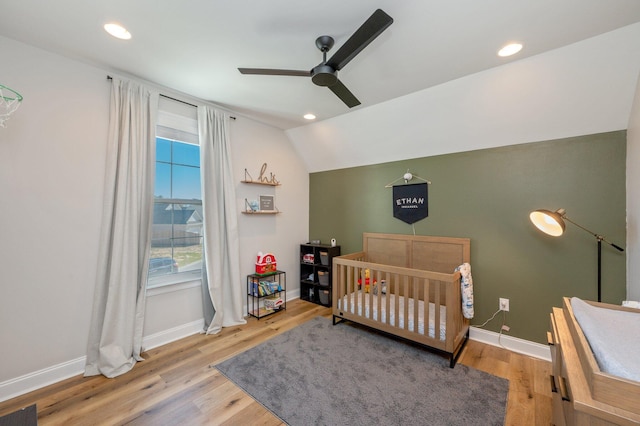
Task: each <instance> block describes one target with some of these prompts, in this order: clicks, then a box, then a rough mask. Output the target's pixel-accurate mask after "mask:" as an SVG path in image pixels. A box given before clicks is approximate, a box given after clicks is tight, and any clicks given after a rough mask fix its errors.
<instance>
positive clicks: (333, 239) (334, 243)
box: [331, 238, 338, 247]
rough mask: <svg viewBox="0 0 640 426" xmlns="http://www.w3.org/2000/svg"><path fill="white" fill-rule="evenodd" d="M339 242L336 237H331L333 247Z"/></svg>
mask: <svg viewBox="0 0 640 426" xmlns="http://www.w3.org/2000/svg"><path fill="white" fill-rule="evenodd" d="M337 244H338V243H336V239H335V238H332V239H331V247H335V246H336V245H337Z"/></svg>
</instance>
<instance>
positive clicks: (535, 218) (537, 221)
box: [529, 209, 565, 237]
mask: <svg viewBox="0 0 640 426" xmlns="http://www.w3.org/2000/svg"><path fill="white" fill-rule="evenodd" d="M563 215H564V209H558V210H557V211H555V212H552V211H550V210H535V211H532V212H531V214H529V219H531V222H533V224H534V225H535V226H536V228H538V229H539V230H541V231H542V232H544V233H545V234H549V235H552V236H554V237H559V236H560V235H562V234H563V233H564V228H565V224H564V220H563V219H562V216H563Z"/></svg>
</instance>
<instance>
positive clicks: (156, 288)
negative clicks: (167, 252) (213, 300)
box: [147, 271, 202, 297]
mask: <svg viewBox="0 0 640 426" xmlns="http://www.w3.org/2000/svg"><path fill="white" fill-rule="evenodd" d="M201 275H202V273H201V271H197V273H190V274H174V275H169V276H165V277H160V278H159V279H155V280H153V281H152V282H150V283H148V284H147V297H152V296H157V295H160V294H165V293H171V292H174V291H180V290H186V289H189V288H193V287H200V286H201V285H202V278H201Z"/></svg>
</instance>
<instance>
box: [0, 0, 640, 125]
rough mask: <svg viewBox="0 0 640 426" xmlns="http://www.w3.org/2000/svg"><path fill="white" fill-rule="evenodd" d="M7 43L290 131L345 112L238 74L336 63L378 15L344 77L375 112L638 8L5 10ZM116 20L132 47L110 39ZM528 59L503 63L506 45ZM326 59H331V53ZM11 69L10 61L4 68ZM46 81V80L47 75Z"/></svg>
mask: <svg viewBox="0 0 640 426" xmlns="http://www.w3.org/2000/svg"><path fill="white" fill-rule="evenodd" d="M0 6H1V7H0V10H1V11H2V13H0V35H3V36H5V37H9V38H13V39H15V40H18V41H22V42H25V43H28V44H31V45H34V46H37V47H41V48H43V49H47V50H50V51H53V52H57V53H60V54H63V55H66V56H69V57H72V58H75V59H78V60H82V61H86V62H89V63H92V64H95V65H98V66H100V67H104V68H105V69H107V70H112V71H114V72H122V73H124V74H130V75H134V76H137V77H139V78H142V79H145V80H148V81H152V82H154V83H157V84H159V85H163V86H166V87H169V88H172V89H174V90H177V91H179V92H183V93H185V94H188V95H191V96H193V97H196V98H200V99H204V100H208V101H211V102H213V103H215V104H218V105H220V106H223V107H227V108H229V109H231V110H233V111H236V112H238V113H242V114H245V115H247V116H250V117H253V118H256V119H258V120H260V121H263V122H266V123H269V124H272V125H274V126H276V127H279V128H282V129H290V128H293V127H298V126H301V125H304V124H306V123H307V122H306V121H305V120H304V119H303V118H302V115H303V114H305V113H308V112H312V113H314V114H315V115H316V116H317V117H318V120H324V119H327V118H330V117H335V116H338V115H341V114H345V113H347V112H349V108H348V107H346V106H345V105H344V104H343V103H342V102H341V101H340V100H339V99H338V98H337V97H336V96H335V95H334V94H333V93H332V92H331V91H329V90H328V89H327V88H322V87H318V86H315V85H314V84H313V83H312V82H311V80H310V79H308V78H304V77H282V76H255V75H241V74H240V73H239V72H238V71H237V67H255V68H286V69H302V70H306V69H311V68H312V67H314V66H315V65H317V64H318V63H320V62H321V59H322V54H321V53H320V51H318V50H317V48H316V47H315V39H316V38H317V37H318V36H320V35H325V34H326V35H330V36H332V37H334V38H335V40H336V45H335V47H334V48H333V50H332V52H335V51H336V50H337V49H338V48H339V47H340V46H341V45H342V44H343V43H344V42H345V41H346V40H347V39H348V38H349V36H351V34H352V33H353V32H354V31H355V30H356V29H357V28H358V27H359V26H360V25H361V24H362V23H363V22H364V21H365V20H366V19H367V18H368V17H369V16H370V15H371V13H373V11H374V10H375V9H376V8H381V9H383V10H384V11H385V12H387V13H388V14H389V15H391V16H392V17H393V19H394V23H393V24H392V25H391V27H389V29H387V30H386V31H385V32H384V33H383V34H382V35H381V36H379V37H378V38H377V39H376V40H374V42H373V43H371V44H370V45H369V46H368V47H367V48H366V49H364V50H363V51H362V52H361V53H360V54H359V55H358V56H357V57H356V58H355V59H354V60H352V61H351V62H350V63H349V64H348V65H347V66H346V67H345V68H344V69H343V70H341V71H340V73H339V74H340V75H339V76H340V80H341V81H342V82H343V83H344V84H345V85H346V86H347V87H348V88H349V89H350V90H351V91H352V92H353V93H354V95H355V96H356V97H358V98H359V99H360V101H361V102H362V105H360V106H358V107H356V108H354V109H353V110H357V109H363V108H367V107H368V106H371V105H374V104H378V103H381V102H384V101H387V100H390V99H394V98H398V97H400V96H403V95H406V94H409V93H413V92H417V91H420V90H422V89H426V88H428V87H433V86H435V85H438V84H441V83H444V82H447V81H451V80H454V79H457V78H460V77H463V76H466V75H470V74H474V73H477V72H480V71H483V70H486V69H489V68H493V67H496V66H500V65H503V64H505V63H508V62H513V61H517V60H519V59H522V58H525V57H528V56H532V55H537V54H540V53H542V52H546V51H549V50H552V49H556V48H559V47H562V46H566V45H568V44H571V43H575V42H577V41H580V40H584V39H586V38H590V37H593V36H596V35H599V34H602V33H605V32H608V31H611V30H614V29H617V28H620V27H623V26H626V25H630V24H633V23H636V22H639V21H640V1H638V0H483V1H478V0H455V1H444V0H440V1H435V0H379V1H376V2H371V1H366V0H351V1H344V0H323V1H321V2H310V1H308V2H301V1H299V0H269V1H265V0H235V1H229V0H190V1H176V0H110V1H108V2H107V1H103V2H100V1H95V0H92V1H89V0H60V1H56V2H52V1H51V0H20V1H16V0H0ZM110 21H116V22H120V23H122V24H123V25H125V26H126V27H127V28H128V29H129V30H130V31H131V33H132V34H133V38H132V39H131V40H130V41H121V40H117V39H114V38H112V37H111V36H109V35H107V34H106V33H105V32H104V31H103V29H102V25H103V24H104V23H106V22H110ZM510 41H519V42H521V43H523V44H524V49H523V51H522V52H521V53H519V54H518V55H516V56H515V57H512V58H509V59H505V58H499V57H498V56H497V55H496V51H497V50H498V49H499V47H501V46H502V45H503V44H505V43H506V42H510ZM332 52H329V56H331V53H332ZM7 59H8V58H2V60H7ZM43 72H46V70H43Z"/></svg>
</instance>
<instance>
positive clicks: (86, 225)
mask: <svg viewBox="0 0 640 426" xmlns="http://www.w3.org/2000/svg"><path fill="white" fill-rule="evenodd" d="M0 51H1V52H2V54H3V57H10V58H12V62H8V61H6V62H3V66H2V75H1V76H0V78H1V79H2V80H1V81H0V84H3V85H5V86H8V87H11V88H13V89H15V90H17V91H18V92H20V93H21V94H22V95H23V96H24V102H23V105H22V106H21V107H20V109H19V110H18V111H17V112H16V113H15V114H14V116H13V117H12V118H11V119H10V121H8V122H7V128H4V129H3V128H0V200H1V203H2V204H1V207H0V226H1V228H0V359H1V360H2V367H0V401H2V400H5V399H8V398H10V397H12V396H15V395H17V394H20V393H24V392H25V391H27V390H30V389H32V388H36V387H40V386H43V385H45V384H48V383H50V382H54V381H57V380H60V379H61V378H64V377H65V376H69V375H74V374H79V373H80V372H82V369H83V367H84V356H85V352H86V344H87V334H88V328H89V321H90V314H91V308H92V302H93V289H94V285H95V274H96V264H97V262H96V258H97V256H98V244H99V243H98V239H99V234H100V222H101V212H102V193H103V186H104V157H105V153H106V139H107V126H108V113H109V89H110V84H109V82H108V80H107V79H106V76H107V74H108V73H109V72H110V71H107V70H103V69H98V68H95V67H92V66H88V65H85V64H83V63H79V62H77V61H74V60H70V59H67V58H64V57H62V56H58V55H53V54H50V53H48V52H46V51H43V50H40V49H36V48H33V47H30V46H28V45H25V44H22V43H18V42H15V41H13V40H10V39H7V38H4V37H0ZM167 92H168V93H169V94H172V95H174V96H175V94H174V93H171V92H170V91H167ZM231 127H232V128H231V132H230V133H231V140H232V155H233V163H234V173H235V175H236V185H237V189H238V200H237V203H238V208H239V209H240V208H241V207H242V206H243V200H244V197H245V194H244V193H243V192H242V191H246V190H248V189H247V188H245V187H244V186H241V185H240V183H239V182H240V180H242V179H243V177H244V168H245V167H246V168H248V169H249V170H250V171H251V172H252V173H253V172H254V171H256V172H257V171H258V170H259V168H260V166H261V165H262V163H263V162H268V164H269V170H270V171H272V172H274V173H276V175H277V177H278V179H279V180H280V181H281V182H282V186H280V187H278V188H277V189H275V191H276V192H275V195H276V204H277V206H278V207H279V208H280V209H281V210H282V211H283V213H282V214H280V215H276V216H264V217H249V216H247V215H241V214H240V213H238V216H239V217H238V220H239V233H240V238H241V244H240V248H241V250H242V259H241V267H242V271H241V272H242V274H249V273H252V272H253V270H254V265H253V263H254V261H255V253H256V252H257V251H258V250H263V251H272V252H273V253H275V254H276V255H277V256H278V259H279V267H280V268H281V269H283V270H285V271H287V272H288V273H289V274H288V278H289V284H290V287H289V289H290V290H291V292H290V294H289V295H295V294H296V290H297V285H296V283H295V275H296V271H297V259H298V255H297V244H299V243H300V242H302V241H304V240H305V239H306V238H307V233H308V216H309V215H308V204H309V201H308V195H309V194H308V172H307V171H306V170H305V168H304V166H303V164H302V161H300V159H299V158H298V157H297V155H296V154H295V152H294V150H293V148H292V147H291V145H290V143H289V141H288V140H287V138H286V137H285V135H284V133H283V132H282V131H281V130H278V129H274V128H272V127H269V126H265V125H263V124H259V123H255V122H253V121H251V120H248V119H246V118H243V117H242V116H238V119H237V120H236V121H232V122H231ZM260 188H262V187H260ZM245 282H246V281H245V279H244V276H243V279H242V281H241V282H240V283H238V285H239V286H242V287H243V288H244V285H245ZM201 322H202V298H201V295H200V289H199V287H198V286H189V285H186V286H181V287H179V290H177V291H171V292H165V291H160V292H157V291H154V292H152V293H151V295H150V296H149V297H148V300H147V312H146V318H145V346H146V347H150V346H153V345H155V344H159V343H162V342H164V341H166V340H170V339H172V338H176V337H179V336H180V335H184V334H185V333H187V332H194V330H195V329H197V327H198V325H199V324H201ZM194 327H196V328H194Z"/></svg>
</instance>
